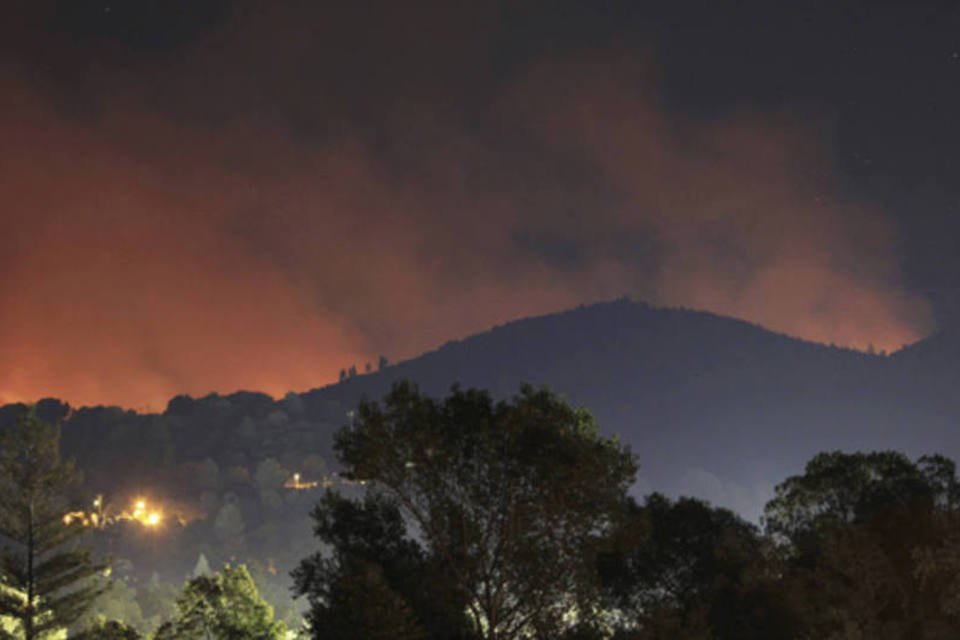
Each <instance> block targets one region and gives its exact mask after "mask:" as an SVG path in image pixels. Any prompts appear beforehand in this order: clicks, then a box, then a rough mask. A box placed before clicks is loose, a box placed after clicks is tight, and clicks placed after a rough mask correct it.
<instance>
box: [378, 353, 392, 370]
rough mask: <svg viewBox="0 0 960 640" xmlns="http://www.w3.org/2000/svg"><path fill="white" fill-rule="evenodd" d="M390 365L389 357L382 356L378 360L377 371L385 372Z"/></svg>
mask: <svg viewBox="0 0 960 640" xmlns="http://www.w3.org/2000/svg"><path fill="white" fill-rule="evenodd" d="M389 364H390V361H389V360H387V356H380V357H378V358H377V371H383V370H384V369H386V368H387V366H388V365H389Z"/></svg>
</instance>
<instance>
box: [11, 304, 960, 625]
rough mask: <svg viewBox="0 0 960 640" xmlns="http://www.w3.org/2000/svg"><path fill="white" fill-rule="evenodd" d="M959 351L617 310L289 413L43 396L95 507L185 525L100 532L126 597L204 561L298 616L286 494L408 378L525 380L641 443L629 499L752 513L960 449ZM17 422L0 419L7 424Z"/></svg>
mask: <svg viewBox="0 0 960 640" xmlns="http://www.w3.org/2000/svg"><path fill="white" fill-rule="evenodd" d="M958 344H960V342H958V341H956V339H955V336H953V335H952V334H948V333H943V334H940V335H937V336H933V337H931V338H929V339H928V340H925V341H923V342H922V343H918V344H917V345H914V346H912V347H909V348H907V349H905V350H903V351H901V352H899V353H897V354H894V355H893V356H881V355H871V354H864V353H860V352H857V351H852V350H849V349H841V348H836V347H830V346H825V345H820V344H815V343H811V342H805V341H802V340H797V339H794V338H790V337H787V336H784V335H780V334H776V333H773V332H770V331H767V330H765V329H763V328H761V327H758V326H756V325H752V324H750V323H747V322H743V321H739V320H734V319H730V318H724V317H720V316H716V315H713V314H709V313H703V312H697V311H690V310H685V309H657V308H652V307H649V306H646V305H643V304H640V303H635V302H630V301H628V300H618V301H614V302H609V303H604V304H598V305H593V306H589V307H580V308H577V309H574V310H570V311H566V312H562V313H556V314H552V315H548V316H543V317H537V318H529V319H524V320H518V321H516V322H511V323H508V324H506V325H504V326H500V327H496V328H494V329H492V330H490V331H488V332H485V333H482V334H478V335H475V336H472V337H469V338H467V339H464V340H461V341H457V342H451V343H449V344H446V345H444V346H442V347H440V348H439V349H437V350H435V351H432V352H430V353H426V354H424V355H422V356H420V357H418V358H414V359H412V360H409V361H406V362H402V363H399V364H396V365H393V366H388V367H385V368H384V369H382V370H380V371H378V372H375V373H370V374H366V375H360V376H355V377H353V378H349V379H347V380H345V381H344V382H342V383H339V384H335V385H331V386H328V387H324V388H319V389H314V390H311V391H307V392H305V393H300V394H297V393H289V394H287V395H286V396H285V397H284V398H282V399H279V400H274V399H273V398H270V397H269V396H266V395H264V394H259V393H252V392H240V393H234V394H230V395H217V394H213V395H210V396H207V397H204V398H198V399H193V398H189V397H186V396H178V397H176V398H173V399H171V400H170V402H169V404H168V406H167V408H166V410H165V411H164V412H163V413H159V414H138V413H136V412H133V411H126V410H123V409H120V408H117V407H88V408H79V409H77V408H70V407H67V406H66V405H64V404H62V403H60V402H59V401H56V400H52V399H48V400H44V401H41V402H40V403H39V405H38V410H39V412H40V413H41V415H42V416H43V417H46V418H49V419H59V418H61V417H64V416H66V419H65V421H64V425H63V436H62V441H63V449H64V451H65V452H66V453H67V454H68V455H70V456H71V457H75V458H76V459H77V461H78V463H79V466H80V467H81V469H83V471H84V474H85V487H84V489H85V491H86V492H87V493H88V494H89V496H93V495H95V494H97V493H103V494H105V499H106V501H107V503H108V505H109V506H110V508H111V509H115V510H119V509H121V508H122V507H123V505H126V504H129V501H130V500H131V499H132V498H134V497H138V496H146V497H147V498H149V499H151V501H156V502H158V503H159V504H161V505H163V506H164V508H165V509H166V510H167V512H168V513H170V514H171V515H172V514H174V513H177V514H179V515H180V516H182V519H181V521H180V522H179V523H178V522H176V521H175V519H173V518H171V519H169V520H168V522H169V524H168V525H167V527H166V529H165V531H164V533H163V535H162V536H160V537H159V538H158V537H155V536H144V535H142V533H138V532H137V531H136V530H134V531H132V532H131V534H130V535H125V536H116V535H112V534H110V535H105V536H103V538H102V545H103V549H104V550H109V552H110V553H111V554H112V555H113V556H114V557H116V558H122V559H125V560H126V561H127V567H128V568H127V569H126V575H129V576H130V579H131V580H133V581H134V583H136V582H137V581H141V582H142V581H145V580H148V579H150V578H151V575H152V574H153V573H159V575H160V578H162V579H163V580H166V581H169V582H170V583H171V584H178V583H179V581H180V580H182V578H183V576H184V575H185V574H186V573H187V572H189V571H190V570H191V568H192V567H193V565H194V564H195V563H196V562H197V558H198V555H199V554H201V553H202V554H205V555H206V557H207V559H209V560H210V561H211V562H212V563H214V564H217V563H220V562H224V561H228V560H230V559H231V558H238V559H242V560H245V561H246V562H248V563H249V564H250V565H251V566H252V567H253V568H254V570H255V571H256V572H257V576H258V580H259V581H261V582H263V584H264V585H265V587H266V588H267V590H268V594H270V597H271V599H272V600H273V602H274V603H275V604H276V605H277V606H280V607H281V608H284V607H286V608H287V609H286V610H287V611H288V612H290V611H291V610H290V609H289V600H288V592H287V587H288V580H287V576H288V572H289V570H290V569H292V567H293V566H294V565H295V563H296V562H297V561H298V560H299V559H300V558H302V557H304V556H305V555H306V554H307V553H309V552H311V551H312V550H313V549H314V541H313V538H312V535H311V530H310V522H309V519H308V518H307V514H308V511H309V509H310V506H311V505H312V504H314V502H315V501H316V499H317V497H318V496H319V490H318V488H314V489H311V490H296V489H291V488H290V487H289V486H287V484H288V483H289V480H290V478H291V477H292V474H293V473H294V472H300V473H301V474H302V477H303V478H304V479H306V480H321V479H322V478H323V477H325V476H326V477H328V478H329V477H331V476H330V474H329V471H330V470H331V467H332V466H333V464H334V460H333V454H332V451H331V443H332V434H333V432H334V431H335V430H336V429H337V428H338V427H339V426H341V425H343V424H345V423H346V422H347V421H348V412H349V411H350V410H351V408H353V407H355V406H356V403H357V402H358V401H359V400H360V398H361V397H364V396H366V397H368V398H374V399H376V398H379V397H381V396H382V395H383V394H384V393H386V391H387V390H388V389H389V388H390V386H391V384H392V383H393V382H394V381H396V380H398V379H400V378H409V379H412V380H414V381H416V382H417V383H418V384H420V385H421V387H422V388H423V389H424V390H426V391H427V392H429V393H431V394H436V395H441V394H444V393H446V391H447V390H448V389H449V388H450V386H451V385H452V384H454V383H459V384H461V385H462V386H476V387H482V388H487V389H490V390H491V391H492V392H493V393H494V394H495V395H497V396H499V397H505V396H508V395H510V394H512V393H514V392H515V391H516V390H517V389H518V387H519V385H520V384H521V383H522V382H530V383H532V384H534V385H548V386H550V387H551V388H553V389H554V390H556V391H559V392H561V393H563V394H565V395H566V396H567V397H568V398H569V399H570V400H571V401H573V402H574V403H576V404H580V405H583V406H586V407H587V408H589V409H590V410H591V411H592V412H593V413H594V415H596V417H597V418H598V420H599V422H600V425H601V427H602V429H603V430H604V431H605V432H606V433H608V434H617V435H619V437H620V438H621V439H622V440H623V441H625V442H627V443H629V444H630V445H631V447H632V448H633V450H634V451H635V452H636V454H637V456H638V459H639V462H640V481H639V483H638V486H637V488H636V491H637V493H645V492H648V491H651V490H658V491H664V492H667V493H671V494H690V495H695V496H699V497H703V498H707V499H709V500H711V501H713V502H715V503H717V504H720V505H724V506H729V507H733V508H735V509H737V510H739V511H740V512H741V513H742V514H743V515H745V516H747V517H749V518H756V517H757V516H758V515H759V512H760V509H761V507H762V505H763V504H764V502H765V501H766V500H767V499H768V498H769V496H770V492H771V490H772V487H773V485H774V484H775V483H776V482H779V481H781V480H782V479H783V478H785V477H786V476H788V475H790V474H793V473H795V472H797V471H799V470H800V468H801V466H802V464H803V463H804V462H805V461H806V460H808V459H809V458H810V457H811V456H812V455H814V454H815V453H817V452H819V451H822V450H827V449H846V450H854V449H885V448H895V449H899V450H902V451H904V452H906V453H908V454H909V455H911V456H915V455H919V454H923V453H927V452H942V453H945V454H947V455H950V456H953V457H956V456H957V455H958V454H960V437H958V433H957V431H956V430H955V429H954V428H953V427H954V425H955V424H957V423H958V422H960V421H958V417H960V399H958V394H956V393H954V390H955V389H956V388H957V384H958V383H960V380H958V378H960V367H958V366H956V365H957V363H958V362H960V349H958V348H956V347H957V345H958ZM20 409H21V407H17V406H14V405H9V406H6V407H0V427H2V426H3V425H5V424H10V423H11V422H12V420H13V418H14V416H15V415H16V414H17V413H18V412H19V411H20ZM918 443H919V444H918ZM918 447H919V448H918ZM343 488H344V490H346V491H351V489H350V488H349V487H343ZM289 615H295V614H294V613H290V614H289Z"/></svg>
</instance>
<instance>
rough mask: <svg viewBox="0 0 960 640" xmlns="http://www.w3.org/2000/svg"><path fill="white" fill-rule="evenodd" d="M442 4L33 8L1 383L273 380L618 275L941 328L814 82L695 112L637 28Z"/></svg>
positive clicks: (794, 315)
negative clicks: (668, 91)
mask: <svg viewBox="0 0 960 640" xmlns="http://www.w3.org/2000/svg"><path fill="white" fill-rule="evenodd" d="M427 4H430V5H433V4H436V3H425V4H423V5H418V4H417V3H414V4H413V5H411V6H407V5H406V4H404V8H403V9H402V10H401V9H400V8H399V7H393V5H392V4H391V3H385V4H384V5H383V6H380V7H379V8H378V9H377V10H375V11H372V12H371V13H362V12H360V11H359V10H355V11H356V13H354V12H353V11H354V10H350V9H339V10H338V12H330V11H326V10H321V9H320V8H318V6H317V4H316V3H312V2H300V3H298V2H288V3H270V5H269V7H263V6H260V7H257V6H256V5H253V4H251V5H245V4H242V3H240V4H237V5H235V6H231V7H229V9H223V10H222V12H220V11H219V10H217V11H213V10H211V11H212V13H210V14H209V15H208V14H204V15H202V16H200V17H198V18H197V21H196V24H192V25H187V26H184V25H182V24H180V23H176V24H174V26H172V27H169V32H160V33H158V34H151V32H149V31H147V35H153V36H156V37H153V38H150V37H146V36H142V35H141V36H137V37H134V36H131V35H130V34H131V33H133V34H134V35H136V34H137V33H138V32H137V31H136V30H135V29H133V28H132V27H131V28H129V29H126V30H124V29H121V28H120V27H117V28H116V29H114V28H113V26H112V25H113V23H111V22H109V20H120V21H122V20H124V19H127V20H132V19H133V18H130V17H129V16H128V17H124V16H120V17H118V18H110V19H109V20H107V22H106V23H105V26H104V24H100V23H96V24H94V25H93V26H91V25H86V26H82V27H74V31H72V32H69V33H64V30H63V28H62V27H57V26H56V25H57V24H59V23H58V22H57V18H58V16H59V15H60V13H62V11H64V9H63V5H50V6H46V5H44V6H43V7H42V8H39V9H34V10H32V11H31V12H25V13H24V16H26V18H25V19H27V18H29V21H30V24H29V25H28V26H29V27H30V29H33V30H34V31H28V32H30V33H34V34H36V33H42V34H43V37H42V38H41V37H38V38H37V41H36V42H34V41H31V42H29V43H28V42H26V41H25V40H17V39H16V38H15V37H14V36H12V35H11V36H10V38H8V43H7V45H6V46H7V47H10V48H12V49H13V50H14V51H15V53H16V55H9V56H7V63H6V64H5V65H4V67H3V71H2V76H0V78H2V79H0V83H2V85H0V91H2V92H3V95H4V96H6V97H7V99H5V100H4V101H3V103H2V105H0V137H2V139H3V149H2V152H0V194H2V200H3V203H4V205H3V212H2V214H0V220H2V223H3V233H2V234H0V266H2V268H3V272H4V277H3V279H2V280H0V352H2V353H3V354H4V357H3V358H2V360H0V402H10V401H15V400H24V399H26V400H29V399H34V398H37V397H40V396H47V395H56V396H59V397H62V398H64V399H67V400H69V401H70V402H72V403H74V404H80V403H119V404H123V405H128V406H148V407H159V406H162V405H163V403H164V402H165V401H166V399H167V398H168V397H170V396H171V395H174V394H176V393H191V394H201V393H205V392H208V391H211V390H219V391H231V390H234V389H238V388H252V389H260V390H264V391H266V392H269V393H273V394H280V393H283V392H285V391H287V390H290V389H304V388H309V387H312V386H317V385H319V384H322V383H325V382H329V381H332V380H333V379H335V377H336V375H337V372H338V370H339V369H340V368H342V367H344V366H347V365H349V364H350V363H352V362H356V363H358V364H360V363H363V362H365V361H370V360H375V359H376V356H377V355H378V354H380V353H384V354H387V355H389V356H391V358H392V359H398V358H403V357H409V356H413V355H416V354H418V353H420V352H422V351H423V350H425V349H429V348H431V347H434V346H436V345H438V344H439V343H442V342H444V341H446V340H450V339H453V338H458V337H462V336H465V335H468V334H470V333H473V332H476V331H480V330H483V329H486V328H488V327H489V326H491V325H493V324H497V323H502V322H505V321H507V320H510V319H513V318H516V317H520V316H527V315H532V314H539V313H545V312H548V311H553V310H557V309H562V308H566V307H570V306H574V305H577V304H580V303H586V302H592V301H597V300H602V299H608V298H611V297H615V296H618V295H622V294H628V295H631V296H634V297H637V298H642V299H645V300H648V301H650V302H652V303H654V304H658V305H659V304H666V305H684V306H689V307H695V308H700V309H705V310H710V311H714V312H718V313H721V314H727V315H731V316H735V317H738V318H744V319H747V320H750V321H753V322H757V323H760V324H762V325H764V326H766V327H768V328H771V329H774V330H777V331H781V332H784V333H787V334H790V335H794V336H799V337H803V338H807V339H810V340H816V341H821V342H834V343H837V344H841V345H849V346H854V347H857V348H866V347H867V346H868V345H873V346H874V347H875V348H877V349H896V348H898V347H900V346H901V345H903V344H906V343H910V342H912V341H915V340H917V339H919V338H921V337H922V336H924V335H925V334H926V333H928V332H929V331H930V330H931V329H932V316H931V312H930V308H929V305H928V303H927V302H926V301H925V300H924V299H923V298H922V297H920V296H918V295H915V294H914V293H912V292H911V291H910V290H908V289H907V288H906V287H905V286H904V284H903V281H902V275H901V268H900V257H899V254H898V251H897V242H898V229H897V227H896V225H895V224H894V222H893V220H892V218H891V217H890V216H889V215H888V214H887V213H886V212H885V211H883V210H881V209H879V208H877V207H876V206H875V205H873V204H871V203H868V202H862V201H858V200H856V199H853V198H851V197H850V196H849V195H848V194H846V193H845V192H844V189H843V188H841V186H839V185H838V183H837V180H836V177H835V167H834V151H833V141H832V129H831V127H830V122H829V118H828V117H826V116H825V115H824V114H822V113H820V112H819V111H818V110H817V109H815V108H812V107H811V108H805V109H791V110H785V109H778V110H772V111H764V110H758V109H756V108H746V107H745V108H743V109H735V110H731V111H729V112H725V113H723V114H719V115H716V114H715V115H712V116H710V117H698V116H693V115H689V114H687V115H684V114H678V113H675V112H673V111H671V110H670V109H668V108H667V106H666V105H665V104H664V102H663V99H662V95H661V90H660V87H661V86H662V80H663V79H662V77H661V69H660V65H659V64H658V61H657V56H656V52H654V51H651V50H649V49H648V48H647V47H642V46H632V45H629V44H614V45H610V43H604V44H603V46H599V45H597V46H592V45H583V46H578V47H575V48H569V47H566V48H562V50H561V48H558V47H550V46H543V47H528V48H522V47H521V48H519V49H517V48H516V47H513V48H511V47H512V45H511V42H513V41H514V40H512V39H511V29H512V28H514V25H515V23H516V20H519V19H520V18H517V16H515V15H512V14H511V12H510V11H508V10H506V9H503V8H502V7H501V8H494V5H493V4H492V3H491V4H490V5H489V6H487V7H486V8H481V7H477V6H473V5H472V4H471V5H469V6H468V5H463V6H460V5H458V4H457V3H450V5H449V7H448V8H446V9H442V10H440V12H439V13H438V12H437V11H435V10H434V9H435V7H433V8H428V7H427V6H426V5H427ZM533 4H536V3H533ZM204 6H206V5H204ZM210 6H212V5H210ZM391 7H393V8H391ZM516 11H521V10H519V9H518V10H516ZM521 13H522V11H521ZM201 18H202V19H201ZM521 18H522V16H521ZM151 24H152V23H151ZM160 24H161V25H163V24H165V23H163V22H162V21H161V22H160ZM37 25H41V26H37ZM50 25H54V26H50ZM138 25H139V26H138ZM23 26H24V25H14V26H13V27H8V29H16V28H17V27H23ZM121 26H122V23H121ZM134 26H138V28H139V27H143V28H144V29H146V28H147V27H144V26H143V25H140V24H139V23H135V24H134ZM188 26H189V27H190V28H187V27H188ZM481 27H482V28H481ZM347 34H349V35H347ZM481 34H482V35H481ZM8 35H9V34H8ZM161 36H164V37H161ZM174 36H175V37H174ZM11 43H12V44H11Z"/></svg>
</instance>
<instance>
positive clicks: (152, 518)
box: [144, 511, 160, 527]
mask: <svg viewBox="0 0 960 640" xmlns="http://www.w3.org/2000/svg"><path fill="white" fill-rule="evenodd" d="M144 524H146V525H147V526H148V527H155V526H157V525H158V524H160V514H159V513H157V512H156V511H154V512H152V513H150V515H148V516H147V519H146V520H145V521H144Z"/></svg>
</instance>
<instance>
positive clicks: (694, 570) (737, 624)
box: [599, 494, 794, 640]
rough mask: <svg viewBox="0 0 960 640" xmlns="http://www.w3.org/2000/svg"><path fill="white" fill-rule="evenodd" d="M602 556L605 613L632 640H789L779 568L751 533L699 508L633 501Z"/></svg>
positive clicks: (725, 515)
mask: <svg viewBox="0 0 960 640" xmlns="http://www.w3.org/2000/svg"><path fill="white" fill-rule="evenodd" d="M626 511H627V513H626V515H625V517H624V518H623V519H622V524H621V527H620V528H619V530H618V532H617V534H616V535H615V536H613V540H612V542H613V544H612V548H611V549H610V550H609V551H608V552H607V553H605V554H603V555H601V557H600V560H599V567H600V573H601V576H602V579H603V583H604V586H605V593H606V596H607V605H608V606H609V607H610V608H611V609H615V610H618V611H620V612H621V616H622V619H623V621H624V622H626V623H627V624H625V625H622V626H625V627H627V628H630V629H634V630H635V632H634V633H633V634H630V635H629V636H628V637H631V638H644V639H648V638H664V639H667V638H687V637H709V638H738V639H742V640H749V639H760V638H770V639H771V640H772V639H774V638H789V637H793V627H794V621H793V618H792V614H791V611H790V609H789V607H788V606H787V603H786V601H785V598H784V597H783V594H782V590H781V589H780V587H779V585H778V583H777V575H778V571H777V570H776V569H777V562H776V558H775V557H773V555H772V551H773V550H772V549H771V548H770V547H769V545H768V544H767V543H766V542H765V541H764V539H763V538H762V537H761V536H760V533H759V531H757V530H756V528H755V527H754V526H753V525H751V524H749V523H747V522H744V521H743V520H741V519H740V518H739V517H738V516H737V515H736V514H734V513H732V512H731V511H728V510H726V509H717V508H713V507H711V506H710V505H709V504H707V503H705V502H702V501H700V500H694V499H691V498H681V499H679V500H677V501H671V500H669V499H667V498H665V497H664V496H661V495H659V494H653V495H651V496H649V497H648V498H647V499H646V502H645V503H644V504H643V505H642V506H641V505H637V504H636V503H635V502H634V501H633V500H632V499H631V500H629V501H628V502H627V503H626Z"/></svg>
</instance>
